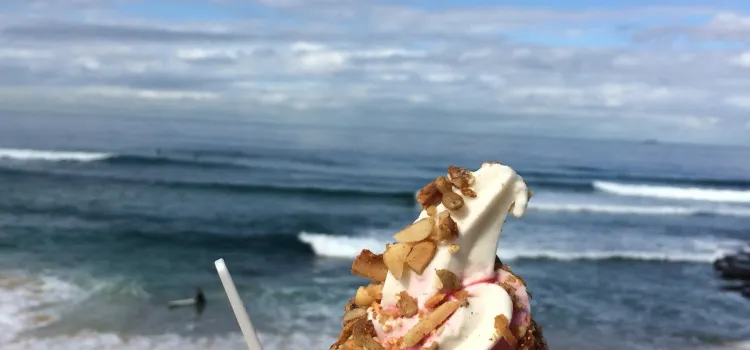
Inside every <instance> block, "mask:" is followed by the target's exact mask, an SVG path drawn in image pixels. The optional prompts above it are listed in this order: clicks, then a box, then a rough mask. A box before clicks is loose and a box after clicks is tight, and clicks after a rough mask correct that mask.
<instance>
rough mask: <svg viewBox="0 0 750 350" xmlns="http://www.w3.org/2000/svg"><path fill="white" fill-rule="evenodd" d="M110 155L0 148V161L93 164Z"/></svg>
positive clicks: (110, 155)
mask: <svg viewBox="0 0 750 350" xmlns="http://www.w3.org/2000/svg"><path fill="white" fill-rule="evenodd" d="M112 156H113V155H112V154H110V153H101V152H76V151H42V150H33V149H14V148H0V159H11V160H21V161H50V162H63V161H68V162H94V161H99V160H103V159H107V158H109V157H112Z"/></svg>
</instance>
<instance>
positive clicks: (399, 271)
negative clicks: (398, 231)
mask: <svg viewBox="0 0 750 350" xmlns="http://www.w3.org/2000/svg"><path fill="white" fill-rule="evenodd" d="M410 251H411V245H409V244H407V243H396V244H391V245H390V246H389V247H388V249H386V250H385V253H383V262H384V263H385V266H386V267H388V270H390V271H391V274H393V277H396V278H401V276H402V275H403V273H404V264H405V263H406V257H407V256H408V255H409V252H410Z"/></svg>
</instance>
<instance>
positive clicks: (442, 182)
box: [435, 176, 453, 194]
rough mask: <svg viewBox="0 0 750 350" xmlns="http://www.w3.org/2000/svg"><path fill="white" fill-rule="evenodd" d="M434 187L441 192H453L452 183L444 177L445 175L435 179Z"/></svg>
mask: <svg viewBox="0 0 750 350" xmlns="http://www.w3.org/2000/svg"><path fill="white" fill-rule="evenodd" d="M435 187H437V190H438V191H440V193H442V194H446V193H448V192H453V184H452V183H451V182H450V181H448V179H446V178H445V176H438V177H437V178H436V179H435Z"/></svg>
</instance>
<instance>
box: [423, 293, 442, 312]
mask: <svg viewBox="0 0 750 350" xmlns="http://www.w3.org/2000/svg"><path fill="white" fill-rule="evenodd" d="M445 297H446V294H445V293H437V294H435V295H433V296H431V297H430V298H429V299H427V301H425V302H424V306H425V307H427V308H429V309H434V308H435V307H437V306H438V304H440V302H441V301H443V300H444V299H445Z"/></svg>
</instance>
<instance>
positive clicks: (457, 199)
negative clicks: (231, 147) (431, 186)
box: [442, 192, 464, 210]
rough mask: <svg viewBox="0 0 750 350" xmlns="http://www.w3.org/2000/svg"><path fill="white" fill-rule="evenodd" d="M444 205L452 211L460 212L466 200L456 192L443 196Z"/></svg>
mask: <svg viewBox="0 0 750 350" xmlns="http://www.w3.org/2000/svg"><path fill="white" fill-rule="evenodd" d="M442 203H443V205H444V206H445V207H446V208H448V209H450V210H459V209H461V208H463V207H464V199H463V198H462V197H461V196H460V195H458V194H456V193H455V192H447V193H445V194H443V200H442Z"/></svg>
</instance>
